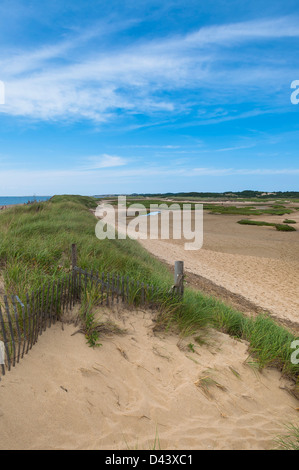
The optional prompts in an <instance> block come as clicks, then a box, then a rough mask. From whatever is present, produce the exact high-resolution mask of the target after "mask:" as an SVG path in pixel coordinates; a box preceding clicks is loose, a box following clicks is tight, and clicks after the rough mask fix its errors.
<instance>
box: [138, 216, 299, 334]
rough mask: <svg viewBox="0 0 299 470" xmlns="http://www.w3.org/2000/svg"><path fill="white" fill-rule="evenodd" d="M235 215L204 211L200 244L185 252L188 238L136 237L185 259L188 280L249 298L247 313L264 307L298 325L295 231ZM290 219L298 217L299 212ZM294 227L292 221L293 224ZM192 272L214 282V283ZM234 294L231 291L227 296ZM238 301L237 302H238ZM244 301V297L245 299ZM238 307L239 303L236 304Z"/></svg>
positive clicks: (160, 252)
mask: <svg viewBox="0 0 299 470" xmlns="http://www.w3.org/2000/svg"><path fill="white" fill-rule="evenodd" d="M241 218H243V217H242V216H236V215H217V214H209V213H207V212H206V211H205V212H204V238H203V247H202V248H201V249H200V250H197V251H186V250H185V249H184V244H185V241H186V240H173V239H170V240H149V239H148V240H140V243H141V244H142V245H143V246H144V247H145V248H146V249H147V250H148V251H149V252H150V253H152V254H153V255H155V256H156V257H158V258H159V259H161V260H163V261H165V262H167V263H169V264H170V266H173V265H174V261H175V260H181V261H184V265H185V270H186V274H187V283H188V281H190V284H191V285H195V286H197V287H198V288H199V289H201V290H205V286H207V292H208V293H211V294H212V295H217V289H216V288H215V286H219V287H220V288H222V289H218V293H219V296H220V297H222V298H223V300H225V301H227V300H228V301H229V300H230V299H229V297H230V296H229V295H227V293H226V294H225V290H226V291H228V293H232V294H234V295H235V296H239V297H240V299H243V300H246V301H247V307H246V309H247V312H248V313H254V312H256V311H266V312H269V313H270V314H271V315H272V316H274V317H275V318H277V319H280V320H281V321H282V322H283V323H285V324H287V325H289V324H293V326H294V327H295V328H296V329H297V330H298V327H299V282H298V279H299V231H298V230H297V231H296V232H279V231H277V230H276V229H275V228H274V227H258V226H248V225H240V224H238V223H237V222H238V220H240V219H241ZM250 218H251V219H253V220H265V221H267V222H275V223H282V220H284V219H285V217H284V216H282V217H277V216H276V217H274V216H270V215H262V216H256V217H250ZM290 218H292V219H294V220H296V221H297V226H298V227H299V211H297V213H295V214H291V216H290ZM295 227H296V225H295ZM191 273H193V274H195V275H198V276H200V278H203V279H205V280H209V281H211V282H212V283H213V284H214V288H211V286H209V285H208V283H204V282H201V281H202V279H200V278H198V279H197V281H198V282H196V278H194V277H192V276H189V278H188V274H191ZM212 287H213V286H212ZM231 298H233V296H231ZM238 304H239V305H238ZM243 305H246V302H243ZM234 306H236V307H238V306H239V307H240V308H241V309H242V310H243V308H242V302H239V303H237V305H234Z"/></svg>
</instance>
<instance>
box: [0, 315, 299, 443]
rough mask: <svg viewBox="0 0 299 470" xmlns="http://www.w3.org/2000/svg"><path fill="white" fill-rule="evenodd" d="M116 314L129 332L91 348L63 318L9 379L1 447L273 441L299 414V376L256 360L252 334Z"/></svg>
mask: <svg viewBox="0 0 299 470" xmlns="http://www.w3.org/2000/svg"><path fill="white" fill-rule="evenodd" d="M106 313H107V312H106ZM109 316H110V319H112V320H113V321H115V322H117V323H118V324H119V326H121V327H123V328H125V329H126V334H125V335H123V336H115V335H114V336H112V337H109V338H105V339H103V341H102V346H101V347H100V348H96V349H91V348H89V347H88V346H87V345H86V340H85V338H84V336H83V335H81V334H76V335H74V336H72V335H73V333H75V332H76V330H77V329H76V328H75V327H74V326H72V325H65V327H64V328H65V329H64V331H62V329H61V325H60V324H59V323H58V324H56V325H55V326H53V327H52V328H51V329H49V330H47V331H46V332H45V333H43V335H42V336H41V337H40V339H39V342H38V344H37V345H36V346H35V347H34V348H33V349H32V351H30V353H29V354H28V356H26V357H25V358H24V359H23V360H22V362H21V363H20V364H19V365H17V367H16V368H15V369H14V370H12V371H11V372H9V373H7V375H6V376H5V377H4V378H2V381H1V382H0V449H113V450H114V449H115V450H116V449H125V450H126V449H135V448H138V449H147V450H148V449H153V447H156V449H157V448H159V447H160V448H161V449H232V450H233V449H270V448H273V445H274V444H273V439H274V438H275V437H276V436H277V435H278V434H281V433H283V432H284V424H287V423H290V422H291V423H294V422H295V421H296V419H298V411H296V408H297V409H298V401H297V400H296V399H295V398H294V397H293V396H291V394H289V393H288V392H287V389H288V388H289V387H290V385H291V384H290V383H289V382H288V381H287V380H286V379H284V378H282V377H281V375H280V373H279V372H278V371H276V370H264V371H263V372H262V373H260V372H257V371H256V370H255V369H254V368H252V367H250V366H249V365H247V364H246V359H247V356H248V353H247V344H246V343H245V342H242V341H236V340H235V339H232V338H231V337H229V336H228V335H225V334H222V333H219V332H215V331H209V334H208V336H207V339H206V341H207V343H206V344H204V345H201V346H199V345H198V344H197V343H196V341H195V340H194V338H193V337H189V338H185V339H179V338H178V336H177V335H175V334H170V333H169V334H168V333H165V332H159V331H158V332H155V331H154V326H155V322H154V321H153V320H154V312H152V311H142V310H138V311H134V310H120V311H117V310H115V311H114V312H110V313H109ZM190 344H192V347H191V346H190ZM188 345H189V346H188ZM207 377H209V379H211V381H210V382H209V386H208V388H207V389H206V388H205V386H203V385H204V384H207V380H206V378H207ZM156 437H158V441H159V442H158V443H156V444H154V442H155V438H156Z"/></svg>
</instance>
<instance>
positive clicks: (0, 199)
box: [0, 196, 51, 207]
mask: <svg viewBox="0 0 299 470" xmlns="http://www.w3.org/2000/svg"><path fill="white" fill-rule="evenodd" d="M50 197H51V196H0V207H1V206H11V205H13V204H26V203H27V202H29V201H30V202H33V201H48V199H50Z"/></svg>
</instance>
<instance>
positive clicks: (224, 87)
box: [0, 17, 299, 124]
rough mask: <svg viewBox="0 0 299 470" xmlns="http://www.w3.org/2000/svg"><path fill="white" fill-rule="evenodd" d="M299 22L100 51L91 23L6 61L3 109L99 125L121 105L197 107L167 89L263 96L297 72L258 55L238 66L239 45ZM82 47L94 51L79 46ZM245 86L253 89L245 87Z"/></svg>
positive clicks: (148, 109)
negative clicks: (82, 28) (61, 38)
mask: <svg viewBox="0 0 299 470" xmlns="http://www.w3.org/2000/svg"><path fill="white" fill-rule="evenodd" d="M297 24H298V19H297V18H295V17H294V18H290V17H286V18H278V19H269V20H256V21H248V22H242V23H235V24H227V25H217V26H210V27H204V28H201V29H199V30H198V31H197V32H192V33H191V34H187V35H185V36H182V35H181V36H174V37H172V38H166V39H161V38H159V40H158V39H156V40H151V41H147V42H145V41H143V42H140V41H139V42H138V43H137V44H131V45H126V46H123V47H122V46H121V45H118V48H114V49H113V51H111V50H109V48H107V49H104V50H101V51H100V52H98V51H97V48H96V47H92V46H93V40H94V39H95V38H98V36H99V34H100V33H99V30H98V29H97V28H94V29H92V28H91V31H90V32H87V33H82V32H81V33H80V34H78V36H77V37H73V36H72V37H71V38H69V39H66V40H65V41H62V42H57V44H49V45H47V44H45V45H42V46H40V47H38V48H36V50H31V51H30V52H29V53H28V52H26V51H23V52H20V51H16V53H15V54H11V55H10V57H4V58H2V59H1V60H0V70H1V77H0V78H1V80H3V81H4V82H5V83H6V104H5V105H4V106H1V107H0V112H2V113H7V114H10V115H14V116H25V117H29V118H33V119H42V120H55V119H66V120H72V119H82V118H83V119H89V120H92V121H95V122H98V123H101V122H107V121H110V120H111V119H115V118H117V117H118V112H119V110H122V113H125V114H127V115H128V116H134V114H136V113H144V114H146V115H151V114H156V113H176V114H179V113H182V112H186V110H187V109H190V107H192V106H193V105H194V103H192V102H191V103H189V102H188V100H186V99H185V98H180V97H179V95H178V94H177V95H176V97H173V96H172V95H171V93H170V95H169V96H167V95H166V94H164V92H165V91H173V90H179V89H184V90H185V91H188V90H191V89H196V90H199V89H201V88H202V89H208V90H211V91H212V93H213V96H214V97H217V96H218V97H219V98H220V97H221V96H222V98H223V94H225V93H226V94H227V96H228V97H231V96H234V99H238V100H239V101H242V99H245V98H246V97H248V93H249V92H251V93H253V94H254V95H257V96H259V97H260V98H261V99H263V98H262V96H263V95H262V94H259V93H260V92H261V90H262V91H263V92H264V91H265V89H267V88H268V90H269V83H271V85H272V87H273V81H274V84H276V85H275V86H276V87H278V88H279V87H280V86H281V82H282V80H286V78H287V77H291V70H293V67H294V66H292V64H289V65H288V64H285V65H284V67H280V68H279V73H278V72H277V70H276V73H275V74H274V73H273V71H274V70H275V63H276V62H275V60H276V59H275V58H273V60H272V62H271V64H268V65H267V64H265V63H264V62H263V60H262V59H261V60H259V61H256V57H255V54H254V53H252V55H251V56H249V57H246V63H244V64H242V65H243V66H242V67H241V66H240V64H239V65H236V64H234V61H235V57H236V53H237V52H236V51H237V48H238V46H240V45H241V44H243V43H244V42H248V43H250V42H253V41H268V40H276V39H280V38H297V37H298V36H299V29H298V26H297ZM82 45H84V46H85V48H83V49H84V51H85V52H86V51H88V53H86V54H84V52H82V50H80V48H82ZM224 50H225V54H223V51H224ZM277 60H278V61H279V60H280V59H279V58H277ZM292 78H293V77H292ZM237 85H239V88H238V93H237V94H236V88H235V87H236V86H237ZM247 85H249V86H250V87H254V89H250V90H247V89H246V86H247ZM274 88H275V87H274ZM273 92H274V90H272V93H273ZM264 94H265V93H264ZM263 112H267V111H265V110H263V109H258V110H255V111H252V112H250V111H248V112H244V113H242V114H241V117H246V116H247V117H248V116H252V115H256V114H260V113H263ZM239 118H240V113H236V114H235V115H233V117H231V116H221V117H219V116H218V117H215V118H212V119H204V116H202V117H199V120H201V121H202V124H208V123H212V122H222V121H225V120H229V119H239Z"/></svg>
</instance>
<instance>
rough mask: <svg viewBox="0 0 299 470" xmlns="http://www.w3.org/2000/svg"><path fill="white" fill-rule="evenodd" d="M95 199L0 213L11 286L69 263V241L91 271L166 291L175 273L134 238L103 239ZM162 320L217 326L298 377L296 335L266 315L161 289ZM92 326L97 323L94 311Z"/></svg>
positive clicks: (54, 273)
mask: <svg viewBox="0 0 299 470" xmlns="http://www.w3.org/2000/svg"><path fill="white" fill-rule="evenodd" d="M96 205H97V201H96V200H95V199H93V198H84V197H81V196H55V197H54V198H52V199H51V200H50V201H46V202H43V203H35V204H32V205H30V206H18V207H13V208H11V209H8V210H5V211H3V212H2V213H0V263H1V272H2V277H3V280H4V283H5V288H6V291H7V293H9V294H13V293H15V294H17V295H19V296H20V297H21V298H22V297H24V296H25V293H26V292H27V291H32V290H35V289H37V288H39V287H40V286H41V285H42V284H43V283H45V282H47V281H48V280H54V279H55V280H57V279H59V278H60V277H62V276H63V275H64V274H65V272H68V271H69V270H70V268H71V244H72V243H76V244H77V249H78V265H79V266H80V267H81V268H83V269H88V270H89V271H90V270H91V269H93V270H94V271H99V272H102V271H108V272H110V273H115V274H120V275H129V276H131V277H132V278H134V279H135V280H139V281H142V282H145V283H148V284H153V285H156V286H159V287H161V290H162V291H163V290H164V291H167V290H168V289H169V288H170V286H171V285H172V283H173V275H172V274H171V273H170V271H169V269H168V267H167V266H165V265H164V264H163V263H161V262H160V261H158V260H157V259H155V258H154V257H153V256H151V255H150V254H149V253H148V252H147V251H146V250H145V249H144V248H143V247H142V246H141V245H140V244H139V243H138V242H137V241H135V240H130V239H126V240H117V239H116V240H98V239H97V238H96V236H95V226H96V219H95V217H94V215H93V214H92V213H91V211H90V209H92V208H95V207H96ZM160 310H161V315H160V322H161V324H163V325H164V326H168V325H174V326H175V327H176V328H178V329H179V331H181V332H182V333H185V334H193V333H196V334H198V331H199V330H200V329H201V328H203V327H206V326H212V327H214V328H216V329H218V330H221V331H223V332H225V333H228V334H230V335H232V336H235V337H237V338H240V339H245V340H247V341H248V342H249V344H250V352H251V353H252V354H253V355H254V357H255V358H256V360H257V361H259V364H260V366H261V367H265V366H268V365H273V366H275V367H278V368H279V369H281V370H282V371H283V372H285V373H286V374H288V375H289V376H291V377H294V378H295V379H298V377H299V365H296V364H292V363H291V359H290V358H291V354H292V352H293V350H292V349H291V347H290V344H291V343H292V341H293V340H294V339H295V337H294V336H293V335H292V334H291V333H290V332H288V331H287V330H286V329H285V328H283V327H281V326H279V325H277V324H276V322H275V321H274V320H273V319H271V318H270V317H268V316H264V315H260V316H258V317H256V318H250V317H245V316H244V315H243V314H242V313H241V312H238V311H236V310H234V309H232V308H231V307H229V306H227V305H225V304H224V303H222V302H219V301H218V300H216V299H215V298H213V297H208V296H206V295H203V294H202V293H201V292H199V291H194V290H191V289H186V290H185V295H184V298H183V301H181V302H179V301H177V300H176V301H173V300H172V301H170V300H169V298H168V297H167V296H165V297H163V295H161V299H160ZM89 318H90V321H91V324H90V325H89V327H90V328H93V327H94V324H93V323H92V322H93V318H92V316H91V317H89Z"/></svg>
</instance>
